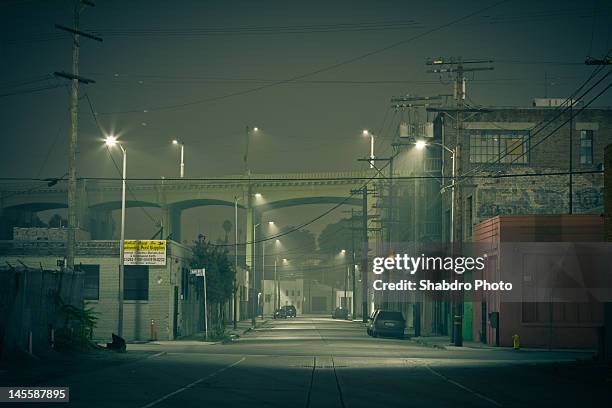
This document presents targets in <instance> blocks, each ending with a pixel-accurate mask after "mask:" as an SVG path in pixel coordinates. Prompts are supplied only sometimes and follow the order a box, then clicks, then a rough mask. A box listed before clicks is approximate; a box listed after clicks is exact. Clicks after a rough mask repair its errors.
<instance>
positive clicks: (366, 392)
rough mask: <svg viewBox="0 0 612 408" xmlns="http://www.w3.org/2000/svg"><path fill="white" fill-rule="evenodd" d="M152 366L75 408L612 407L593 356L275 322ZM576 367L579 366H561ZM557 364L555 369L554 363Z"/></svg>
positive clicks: (91, 381)
mask: <svg viewBox="0 0 612 408" xmlns="http://www.w3.org/2000/svg"><path fill="white" fill-rule="evenodd" d="M130 348H132V349H135V350H148V351H155V352H156V354H154V355H153V356H152V357H149V358H146V359H142V360H140V361H137V362H133V363H128V364H124V365H120V366H116V367H111V368H106V369H102V370H96V371H92V372H86V373H79V374H78V375H73V376H70V377H66V378H61V379H57V380H56V381H53V382H51V383H50V384H54V385H62V386H66V385H67V386H69V387H70V397H71V404H70V406H76V407H88V408H91V407H134V408H139V407H140V408H150V407H151V408H152V407H158V408H164V407H181V408H184V407H351V408H352V407H429V408H431V407H499V406H504V407H519V406H520V407H535V406H538V407H541V406H551V407H553V406H554V407H565V406H567V407H576V406H592V407H594V406H609V405H608V404H609V403H610V401H612V383H610V382H606V380H605V376H600V375H594V374H593V373H594V370H593V369H592V367H591V365H590V364H587V363H586V362H576V359H585V358H590V356H589V355H588V354H586V353H559V352H534V351H525V352H514V351H511V350H494V349H465V350H440V349H434V348H428V347H424V346H421V345H417V344H415V343H413V342H411V341H409V340H398V339H384V338H383V339H381V338H376V339H374V338H370V337H368V336H367V335H366V334H365V330H364V328H363V327H362V325H361V324H360V323H357V322H348V321H336V320H332V319H329V318H315V317H298V318H297V319H288V320H279V321H270V322H268V323H267V324H266V325H264V326H263V327H262V328H260V329H257V330H255V331H253V332H250V333H248V334H246V335H245V336H243V337H241V338H240V339H238V340H237V341H234V342H232V343H230V344H201V343H199V342H196V341H189V342H181V341H178V342H167V343H163V344H146V345H133V346H130ZM563 361H573V363H561V362H563ZM555 362H556V363H555Z"/></svg>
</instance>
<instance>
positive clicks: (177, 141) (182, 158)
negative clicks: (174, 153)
mask: <svg viewBox="0 0 612 408" xmlns="http://www.w3.org/2000/svg"><path fill="white" fill-rule="evenodd" d="M172 144H173V145H181V165H180V176H181V178H183V177H185V143H183V141H182V140H179V139H173V140H172Z"/></svg>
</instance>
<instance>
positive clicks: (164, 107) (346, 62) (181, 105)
mask: <svg viewBox="0 0 612 408" xmlns="http://www.w3.org/2000/svg"><path fill="white" fill-rule="evenodd" d="M508 1H509V0H501V1H498V2H496V3H494V4H492V5H489V6H486V7H483V8H480V9H478V10H476V11H473V12H471V13H468V14H466V15H464V16H462V17H459V18H457V19H454V20H451V21H449V22H447V23H444V24H440V25H438V26H436V27H434V28H431V29H429V30H426V31H424V32H422V33H420V34H417V35H414V36H412V37H410V38H407V39H405V40H401V41H397V42H395V43H393V44H390V45H387V46H385V47H382V48H378V49H375V50H372V51H369V52H366V53H364V54H361V55H358V56H356V57H352V58H349V59H346V60H343V61H340V62H337V63H335V64H331V65H328V66H326V67H322V68H319V69H316V70H313V71H310V72H307V73H304V74H300V75H296V76H293V77H291V78H287V79H283V80H280V81H276V82H271V83H269V84H265V85H261V86H257V87H254V88H249V89H244V90H241V91H236V92H231V93H228V94H225V95H219V96H215V97H211V98H205V99H200V100H195V101H190V102H183V103H177V104H170V105H162V106H156V107H150V108H147V109H146V110H148V111H160V110H172V109H179V108H184V107H188V106H193V105H199V104H202V103H206V102H214V101H219V100H223V99H228V98H232V97H235V96H241V95H247V94H250V93H254V92H258V91H261V90H264V89H267V88H271V87H274V86H277V85H282V84H286V83H289V82H293V81H296V80H300V79H303V78H307V77H310V76H313V75H317V74H320V73H323V72H327V71H331V70H333V69H337V68H339V67H342V66H344V65H349V64H352V63H354V62H357V61H361V60H363V59H366V58H368V57H371V56H373V55H376V54H380V53H382V52H385V51H388V50H390V49H393V48H396V47H399V46H400V45H404V44H408V43H410V42H413V41H415V40H418V39H420V38H422V37H425V36H427V35H429V34H432V33H434V32H437V31H440V30H443V29H445V28H448V27H450V26H453V25H455V24H457V23H460V22H462V21H465V20H468V19H470V18H472V17H474V16H476V15H478V14H480V13H482V12H484V11H487V10H490V9H493V8H495V7H497V6H499V5H501V4H503V3H507V2H508ZM142 111H143V109H137V110H134V109H132V110H125V111H111V112H103V113H100V114H102V115H117V114H128V113H141V112H142Z"/></svg>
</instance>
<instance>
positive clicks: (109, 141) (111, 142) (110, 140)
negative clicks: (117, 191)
mask: <svg viewBox="0 0 612 408" xmlns="http://www.w3.org/2000/svg"><path fill="white" fill-rule="evenodd" d="M104 142H105V144H106V147H107V148H111V147H113V146H115V145H116V146H119V148H120V149H121V152H122V153H123V174H122V177H121V236H120V239H119V298H118V300H119V308H118V317H117V335H118V336H119V337H123V271H124V259H123V257H124V255H123V246H124V243H125V178H126V169H127V152H126V151H125V149H124V148H123V146H122V145H121V143H119V142H118V141H117V137H116V136H113V135H109V136H107V137H106V139H105V141H104Z"/></svg>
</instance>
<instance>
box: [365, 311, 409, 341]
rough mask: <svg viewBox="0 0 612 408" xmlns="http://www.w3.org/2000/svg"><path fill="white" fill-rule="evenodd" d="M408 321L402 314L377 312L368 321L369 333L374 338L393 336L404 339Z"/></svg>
mask: <svg viewBox="0 0 612 408" xmlns="http://www.w3.org/2000/svg"><path fill="white" fill-rule="evenodd" d="M405 328H406V319H404V315H402V313H401V312H396V311H393V310H376V311H375V312H374V313H372V315H371V316H370V318H369V319H368V325H367V329H366V331H367V333H368V335H370V336H372V337H378V336H392V337H398V338H400V339H401V338H403V337H404V329H405Z"/></svg>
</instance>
